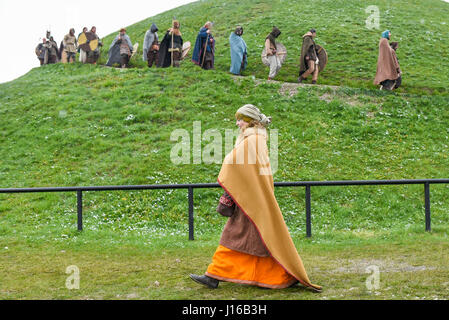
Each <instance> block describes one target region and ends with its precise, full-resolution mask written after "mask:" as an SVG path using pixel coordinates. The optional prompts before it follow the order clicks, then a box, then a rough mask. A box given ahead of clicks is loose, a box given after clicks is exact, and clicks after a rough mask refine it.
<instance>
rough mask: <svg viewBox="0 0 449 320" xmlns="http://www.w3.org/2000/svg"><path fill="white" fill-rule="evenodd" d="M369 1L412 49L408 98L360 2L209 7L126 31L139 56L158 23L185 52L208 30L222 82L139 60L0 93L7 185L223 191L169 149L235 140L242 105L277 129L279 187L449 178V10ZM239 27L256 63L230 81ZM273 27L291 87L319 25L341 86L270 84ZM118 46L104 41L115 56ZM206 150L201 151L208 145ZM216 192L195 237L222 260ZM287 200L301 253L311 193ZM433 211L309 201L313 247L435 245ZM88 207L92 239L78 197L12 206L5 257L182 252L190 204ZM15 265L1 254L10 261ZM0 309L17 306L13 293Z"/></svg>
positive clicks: (115, 195) (130, 202)
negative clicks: (209, 134)
mask: <svg viewBox="0 0 449 320" xmlns="http://www.w3.org/2000/svg"><path fill="white" fill-rule="evenodd" d="M370 4H375V5H378V6H379V8H380V10H381V29H382V30H383V29H386V28H389V29H391V30H392V33H393V37H394V39H395V40H398V41H399V42H400V49H399V59H400V62H401V66H402V68H403V70H404V82H403V83H404V86H403V87H402V88H401V89H400V90H399V91H398V92H384V91H379V90H377V89H376V88H375V87H374V86H373V85H372V78H373V77H374V74H375V64H376V59H377V42H378V39H379V33H380V31H381V30H374V31H372V30H367V29H365V28H364V27H363V26H364V21H365V19H366V14H365V11H364V6H365V5H364V4H363V5H360V2H357V1H344V2H343V1H333V2H329V1H314V2H313V3H312V4H310V6H311V7H310V8H308V9H307V10H306V9H305V8H304V6H302V5H300V2H297V1H270V2H268V1H245V2H237V1H226V2H218V3H217V1H202V2H197V3H192V4H189V5H186V6H183V7H180V8H177V9H174V10H172V11H169V12H166V13H164V14H161V15H158V16H156V17H153V18H149V19H147V20H145V21H142V22H139V23H137V24H135V25H133V26H130V27H128V28H127V29H128V33H129V34H130V36H131V39H132V40H133V42H135V41H138V42H139V43H142V40H143V36H144V33H145V31H146V28H147V27H148V26H149V25H150V23H151V22H152V21H155V22H156V23H157V24H158V26H159V28H160V30H164V29H166V28H168V27H169V25H170V21H171V18H172V17H173V16H176V17H177V18H178V19H179V20H180V21H181V31H182V32H183V35H184V39H185V41H187V40H189V41H194V37H195V35H196V32H197V30H198V28H199V27H200V26H201V24H202V23H204V21H206V20H212V21H214V22H215V31H214V34H215V36H216V39H217V55H216V70H215V71H203V70H201V69H200V68H198V67H196V66H194V65H193V64H192V63H191V62H190V61H189V60H187V61H184V62H183V63H182V64H181V68H179V69H155V68H152V69H148V68H146V67H145V66H144V64H143V62H142V61H141V59H140V57H138V59H136V60H133V65H134V68H131V69H127V70H120V69H113V68H106V67H103V66H91V65H80V64H74V65H62V64H57V65H50V66H43V67H40V68H35V69H33V70H31V71H30V72H29V73H28V74H26V75H25V76H23V77H21V78H19V79H17V80H15V81H12V82H9V83H6V84H1V85H0V146H1V149H0V181H1V187H2V188H13V187H44V186H85V185H121V184H160V183H190V182H192V183H202V182H215V181H216V178H217V175H218V172H219V170H220V166H221V165H220V164H219V163H212V164H206V163H202V164H201V165H197V164H185V165H176V164H174V163H172V162H171V161H170V152H171V150H172V148H173V147H174V145H175V143H176V142H174V141H171V140H170V136H171V134H172V132H173V131H174V130H177V129H185V130H187V131H188V132H189V133H190V136H191V138H192V134H193V122H194V121H200V122H201V130H202V133H204V132H205V131H206V130H208V129H216V130H218V131H219V132H220V133H222V135H223V136H224V134H225V130H227V129H234V128H235V121H234V118H233V117H234V113H235V111H236V110H237V108H239V107H240V106H241V105H243V104H245V103H252V104H255V105H257V106H259V107H260V108H261V109H262V111H263V112H264V113H265V114H267V115H269V116H272V117H273V125H272V127H271V128H272V129H277V130H278V132H279V159H278V161H279V164H278V171H277V172H276V174H275V176H274V179H275V181H294V180H349V179H351V180H352V179H353V180H360V179H406V178H410V179H419V178H447V177H448V176H449V167H448V163H449V162H448V161H449V159H448V154H449V129H448V123H449V96H448V95H447V93H448V92H447V87H448V81H449V80H448V77H447V71H446V70H447V67H448V65H449V62H448V57H447V55H445V54H443V53H445V52H446V51H447V49H448V46H449V42H448V41H447V40H448V37H449V33H448V32H447V31H446V30H447V25H446V24H445V17H447V13H448V10H449V5H448V4H446V3H444V2H442V1H416V2H405V1H395V2H394V4H395V5H394V6H393V5H392V4H391V3H390V2H386V1H374V2H373V3H370ZM406 4H407V5H406ZM421 20H422V21H421ZM415 21H418V22H417V23H415ZM237 24H242V25H243V27H244V29H245V33H244V38H245V40H246V42H247V44H248V46H249V50H250V61H249V68H248V70H247V71H245V73H244V75H246V76H247V77H242V78H235V77H232V76H231V75H230V74H229V73H228V72H227V71H228V68H229V62H230V58H229V47H228V44H227V38H228V36H229V33H230V32H231V31H232V30H233V29H234V26H235V25H237ZM274 24H276V25H277V26H278V27H279V28H280V29H281V30H282V31H283V34H282V35H281V37H280V40H281V41H282V42H283V43H284V44H285V45H286V46H287V48H288V49H289V57H288V59H287V62H286V63H285V65H284V66H283V68H282V70H281V73H280V74H279V76H278V78H277V79H279V80H285V81H294V80H295V78H296V73H297V57H298V56H299V48H300V45H301V42H300V37H301V35H302V34H303V33H304V32H305V30H306V29H307V28H310V27H315V28H316V29H317V30H318V39H317V42H318V43H320V44H323V45H324V46H325V47H326V49H327V50H328V52H329V56H330V62H329V65H328V67H327V68H326V70H325V72H324V73H323V74H322V75H321V77H320V81H319V82H320V83H324V84H329V85H341V86H340V87H336V88H335V87H318V86H313V87H312V86H300V87H299V88H297V90H296V88H293V89H291V87H288V86H286V85H284V84H282V83H281V82H279V83H277V82H265V81H260V80H259V78H260V79H265V77H266V74H267V69H266V68H265V67H264V66H263V65H262V64H261V62H260V51H261V45H262V43H263V39H264V38H265V36H266V34H267V33H268V32H269V31H270V29H271V26H272V25H274ZM120 27H121V26H117V29H119V28H120ZM427 31H430V32H431V33H427ZM162 34H163V33H162V32H160V35H162ZM114 36H115V35H109V36H107V37H106V38H105V39H104V42H105V44H106V47H107V46H108V45H107V44H108V43H109V42H110V41H111V40H112V38H113V37H114ZM396 37H397V38H396ZM401 39H402V40H401ZM429 43H431V44H434V45H429ZM105 51H106V50H104V51H103V54H102V62H105V60H106V58H105ZM252 76H254V77H252ZM201 143H202V147H203V148H204V147H205V146H206V145H207V144H208V143H209V141H205V140H203V141H202V142H201ZM223 156H224V154H223ZM220 194H221V191H220V190H218V189H216V190H197V191H195V219H196V220H195V223H196V224H195V228H196V229H195V232H196V236H197V239H199V240H204V241H209V242H206V244H207V245H208V246H209V247H210V248H212V249H213V246H214V245H215V244H216V243H217V237H218V236H219V233H220V230H221V228H222V226H223V224H224V223H225V220H224V219H223V218H221V217H220V216H219V215H218V214H217V213H216V212H215V208H216V205H217V201H218V198H219V196H220ZM448 194H449V186H445V185H440V186H432V187H431V199H432V226H433V230H434V236H435V237H436V238H432V240H431V241H435V243H437V244H438V245H439V243H440V242H439V241H440V240H441V239H446V240H447V235H448V227H449V216H448V214H447V213H448V212H449V203H448V201H447V198H448ZM276 195H277V197H278V201H279V204H280V207H281V209H282V211H283V214H284V217H285V220H286V222H287V225H288V227H289V228H290V230H291V232H292V235H293V236H294V240H295V241H305V239H304V238H303V236H304V233H305V226H304V220H305V219H304V190H303V189H302V188H282V189H277V190H276ZM423 204H424V201H423V188H422V186H391V187H379V186H376V187H350V188H342V187H332V188H313V189H312V220H313V231H314V238H313V239H312V240H311V242H309V243H308V245H310V246H309V247H306V249H307V248H309V249H310V250H314V248H315V247H314V243H315V244H316V245H317V246H320V245H321V244H322V245H323V246H324V245H329V244H330V243H332V245H334V244H335V243H337V244H338V243H343V244H345V245H358V244H360V241H362V242H363V241H365V240H366V239H371V238H373V239H375V240H376V241H377V240H379V239H380V240H379V241H385V239H395V241H396V244H398V245H399V244H400V243H402V242H403V241H404V242H406V241H407V240H405V235H410V237H413V234H415V233H417V234H419V237H424V236H422V235H421V233H422V231H423V229H424V209H423ZM84 208H85V221H84V222H85V231H84V233H83V234H81V235H80V234H78V233H77V232H75V230H76V199H75V195H74V194H21V195H4V194H1V195H0V221H1V222H2V223H0V248H3V247H5V246H7V247H10V248H12V247H14V246H17V247H20V248H22V250H23V252H22V255H26V253H25V252H27V250H28V249H29V248H33V250H38V249H37V248H40V247H42V246H44V247H48V248H54V246H55V248H56V247H57V248H58V249H61V248H65V246H69V247H71V250H74V251H75V252H78V255H80V252H81V250H87V251H90V252H94V255H96V254H97V253H98V252H99V251H98V250H103V249H104V248H108V249H107V250H106V249H105V250H106V251H108V250H111V252H112V251H113V250H115V249H114V248H116V247H123V248H127V247H129V248H134V249H136V248H145V247H146V246H147V245H149V244H154V245H155V246H156V247H157V248H159V249H161V250H165V248H170V247H177V248H184V246H186V244H185V243H184V240H185V239H187V194H186V192H185V191H182V190H181V191H151V192H150V191H145V192H143V191H142V192H135V191H133V192H102V193H86V194H85V195H84ZM158 239H159V240H158ZM160 239H170V240H166V242H164V241H163V240H160ZM435 239H436V240H435ZM427 240H428V239H427ZM427 240H426V239H424V240H423V241H427ZM320 243H321V244H320ZM383 245H384V246H385V247H388V243H384V244H383ZM187 246H189V245H187ZM191 246H193V247H195V246H200V245H198V244H192V245H191ZM209 247H208V248H209ZM195 248H196V247H195ZM195 248H193V249H192V250H193V251H195ZM210 248H209V249H208V250H209V251H210V250H212V249H210ZM320 248H321V247H320ZM332 248H334V249H337V248H336V247H332ZM441 248H442V247H441ZM196 249H198V248H196ZM359 249H360V248H359ZM48 250H56V249H48ZM64 250H65V249H64ZM136 250H137V249H136ZM142 250H146V249H142ZM169 250H170V249H169ZM180 250H181V249H180ZM319 250H323V252H324V251H325V249H324V247H323V248H321V249H319ZM373 250H374V249H373ZM306 251H307V250H306ZM363 251H364V250H363V249H360V252H363ZM5 252H6V251H2V252H1V253H0V254H1V257H5V259H6V258H8V257H9V258H11V257H12V256H10V255H8V253H5ZM108 252H109V251H108ZM133 252H134V251H133ZM189 252H190V251H189ZM212 253H213V251H212ZM184 254H186V253H184ZM379 254H380V253H379ZM22 255H21V254H17V255H14V256H13V257H15V258H17V259H19V257H21V256H22ZM9 258H8V259H9ZM19 260H21V259H19ZM324 260H326V259H324V258H323V261H324ZM5 261H6V260H5ZM11 261H15V260H14V259H13V260H11ZM42 263H43V262H42ZM323 263H324V262H323ZM336 263H338V262H336ZM444 270H446V269H444ZM444 272H447V270H446V271H444ZM443 274H444V273H443ZM0 289H1V287H0ZM0 296H4V297H8V295H7V294H5V293H4V292H2V291H1V290H0ZM19 296H20V295H19ZM31 296H32V295H31ZM28 297H29V296H28ZM62 297H64V294H63V295H62ZM153 297H154V296H153ZM205 297H206V298H207V295H205ZM242 297H247V296H245V295H243V296H242ZM404 297H405V296H404Z"/></svg>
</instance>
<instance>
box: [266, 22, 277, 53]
mask: <svg viewBox="0 0 449 320" xmlns="http://www.w3.org/2000/svg"><path fill="white" fill-rule="evenodd" d="M280 35H281V30H279V29H278V28H277V27H273V30H272V31H271V32H270V33H269V34H268V36H267V37H266V38H265V39H268V40H270V43H271V44H272V45H273V46H274V48H275V49H277V47H276V38H277V37H279V36H280Z"/></svg>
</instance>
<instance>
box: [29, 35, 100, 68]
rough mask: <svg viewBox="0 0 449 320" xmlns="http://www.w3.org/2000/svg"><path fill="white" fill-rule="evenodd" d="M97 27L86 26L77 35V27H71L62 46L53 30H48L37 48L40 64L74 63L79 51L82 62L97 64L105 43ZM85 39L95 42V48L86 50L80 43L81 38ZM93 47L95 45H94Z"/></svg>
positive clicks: (88, 41) (87, 41) (86, 41)
mask: <svg viewBox="0 0 449 320" xmlns="http://www.w3.org/2000/svg"><path fill="white" fill-rule="evenodd" d="M96 30H97V29H96V27H92V28H91V30H90V31H88V29H87V28H86V27H84V28H83V31H82V32H81V33H80V34H79V35H78V38H77V37H76V36H75V29H74V28H71V29H70V30H69V33H68V34H66V35H65V36H64V39H63V40H62V41H61V43H60V46H59V48H58V45H57V43H56V41H55V40H54V39H53V36H51V32H50V31H47V34H46V36H45V37H44V38H42V42H41V43H39V44H38V45H37V47H36V49H35V53H36V56H37V58H38V59H39V62H40V65H45V64H53V63H58V62H62V63H72V62H75V61H76V54H77V53H79V61H80V62H82V63H91V64H96V63H97V61H98V59H99V58H100V47H101V46H102V45H103V44H102V43H101V41H100V37H99V36H98V35H97V34H96ZM82 38H83V39H85V40H84V42H85V43H87V45H89V43H92V44H93V43H95V47H94V49H92V50H91V49H90V47H89V49H88V50H84V49H83V48H82V47H81V46H80V45H79V44H80V42H81V41H80V40H81V39H82ZM92 47H93V46H92Z"/></svg>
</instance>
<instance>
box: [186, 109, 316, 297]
mask: <svg viewBox="0 0 449 320" xmlns="http://www.w3.org/2000/svg"><path fill="white" fill-rule="evenodd" d="M235 117H236V125H237V126H238V127H239V129H240V134H239V136H238V137H237V141H236V143H235V147H234V149H233V150H232V151H231V152H230V153H229V154H228V155H227V156H226V157H225V159H224V160H223V165H222V168H221V170H220V173H219V175H218V179H217V181H218V183H219V184H220V186H221V187H222V188H223V189H224V193H223V195H222V196H221V198H220V201H219V205H218V207H217V211H218V212H219V213H220V214H222V215H224V216H229V217H230V218H229V219H228V222H227V223H226V226H225V227H224V229H223V232H222V236H221V239H220V244H219V246H218V248H217V250H216V251H215V254H214V255H213V257H212V263H211V264H209V266H208V268H207V271H206V272H205V273H204V274H203V275H197V274H190V278H191V279H192V280H194V281H195V282H197V283H199V284H202V285H205V286H206V287H208V288H211V289H215V288H217V287H218V284H219V282H220V281H226V282H233V283H239V284H246V285H254V286H258V287H263V288H271V289H283V288H288V287H291V286H293V285H296V284H297V283H299V282H300V283H301V284H302V285H304V286H306V287H308V288H311V289H312V290H314V291H316V292H321V290H322V288H321V286H319V285H315V284H313V283H311V282H310V280H309V278H308V276H307V273H306V270H305V267H304V264H303V262H302V260H301V257H300V256H299V254H298V252H297V249H296V247H295V244H294V242H293V240H292V238H291V236H290V233H289V231H288V228H287V225H286V223H285V221H284V218H283V216H282V212H281V210H280V208H279V205H278V203H277V201H276V197H275V195H274V182H273V176H272V171H271V166H270V162H269V154H268V147H267V139H268V133H267V126H268V125H270V123H271V117H267V116H265V115H264V114H263V113H261V112H260V110H259V109H258V108H257V107H256V106H254V105H251V104H246V105H244V106H242V107H241V108H239V109H238V110H237V112H236V115H235Z"/></svg>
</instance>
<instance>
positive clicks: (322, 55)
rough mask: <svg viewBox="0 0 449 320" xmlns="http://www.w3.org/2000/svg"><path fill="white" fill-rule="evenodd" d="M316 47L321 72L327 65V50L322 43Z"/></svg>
mask: <svg viewBox="0 0 449 320" xmlns="http://www.w3.org/2000/svg"><path fill="white" fill-rule="evenodd" d="M315 48H316V53H317V56H318V59H319V62H318V67H319V69H320V72H321V71H323V70H324V68H325V67H326V64H327V52H326V50H325V49H324V48H323V47H322V46H320V45H315Z"/></svg>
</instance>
